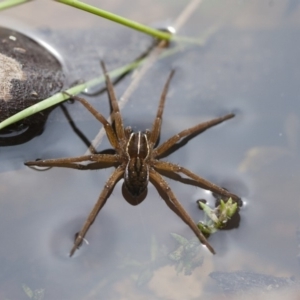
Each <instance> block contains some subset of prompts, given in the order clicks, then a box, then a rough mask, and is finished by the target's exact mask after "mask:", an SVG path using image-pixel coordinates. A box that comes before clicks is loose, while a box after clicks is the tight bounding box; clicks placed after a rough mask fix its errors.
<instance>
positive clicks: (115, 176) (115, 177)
mask: <svg viewBox="0 0 300 300" xmlns="http://www.w3.org/2000/svg"><path fill="white" fill-rule="evenodd" d="M123 174H124V167H123V166H119V167H118V168H117V169H116V170H115V171H114V172H113V173H112V174H111V175H110V177H109V179H108V180H107V182H106V183H105V186H104V189H103V190H102V192H101V194H100V196H99V198H98V200H97V202H96V204H95V206H94V207H93V209H92V211H91V212H90V214H89V216H88V218H87V219H86V221H85V223H84V225H83V227H82V228H81V230H80V232H79V233H78V235H77V237H76V239H75V242H74V246H73V248H72V249H71V251H70V256H72V255H73V254H74V252H75V251H76V249H78V247H79V246H80V245H81V243H82V241H83V239H84V237H85V235H86V233H87V231H88V230H89V228H90V226H91V225H92V224H93V222H94V221H95V219H96V217H97V215H98V213H99V211H100V210H101V208H102V207H103V206H104V204H105V202H106V200H107V198H108V197H109V195H110V193H111V192H112V190H113V188H114V186H115V185H116V183H117V182H118V181H119V180H120V179H121V178H122V175H123Z"/></svg>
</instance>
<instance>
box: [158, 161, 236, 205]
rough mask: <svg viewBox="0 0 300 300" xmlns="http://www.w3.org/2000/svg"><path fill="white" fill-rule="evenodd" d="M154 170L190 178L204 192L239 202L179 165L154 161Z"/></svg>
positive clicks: (223, 190)
mask: <svg viewBox="0 0 300 300" xmlns="http://www.w3.org/2000/svg"><path fill="white" fill-rule="evenodd" d="M154 168H155V169H156V170H157V171H160V170H162V171H171V172H175V173H182V174H185V175H186V176H188V177H190V178H192V179H193V180H195V181H196V182H197V183H199V185H200V186H201V187H202V188H203V189H205V190H209V191H211V192H214V193H216V194H218V195H221V196H224V197H226V198H232V199H233V200H234V201H236V202H237V203H239V202H240V201H241V199H240V197H238V196H237V195H235V194H232V193H230V192H228V191H227V190H225V189H222V188H221V187H219V186H218V185H216V184H214V183H212V182H210V181H208V180H206V179H204V178H202V177H200V176H198V175H196V174H195V173H193V172H191V171H189V170H188V169H186V168H184V167H181V166H179V165H175V164H172V163H170V162H165V161H155V163H154Z"/></svg>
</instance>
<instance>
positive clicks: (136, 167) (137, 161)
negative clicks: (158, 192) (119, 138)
mask: <svg viewBox="0 0 300 300" xmlns="http://www.w3.org/2000/svg"><path fill="white" fill-rule="evenodd" d="M148 181H149V168H148V165H147V163H145V160H144V159H143V158H140V157H134V158H131V159H130V160H129V162H128V163H127V166H126V169H125V173H124V183H125V186H126V188H127V190H128V191H129V192H130V194H131V195H132V196H134V197H137V196H139V195H141V194H142V193H143V192H144V191H145V190H146V188H147V185H148Z"/></svg>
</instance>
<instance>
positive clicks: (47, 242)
mask: <svg viewBox="0 0 300 300" xmlns="http://www.w3.org/2000/svg"><path fill="white" fill-rule="evenodd" d="M42 2H43V1H39V2H32V3H29V4H27V5H23V6H22V7H18V8H14V9H11V10H9V11H5V12H2V13H1V15H3V16H6V17H7V16H9V17H10V18H15V19H17V20H18V21H19V22H20V21H21V22H25V23H28V24H29V25H30V26H31V27H34V30H35V31H37V32H39V33H40V34H41V35H43V36H44V37H47V36H48V38H49V40H50V41H52V42H53V43H54V44H55V43H56V45H58V46H57V47H58V51H60V52H62V53H64V56H66V54H65V53H67V52H69V51H70V47H71V46H70V43H68V38H69V39H70V40H72V43H75V44H74V47H77V46H78V47H82V45H81V38H82V37H83V35H82V32H86V34H85V38H86V39H87V40H88V39H90V40H93V39H92V38H91V37H92V36H93V35H94V37H95V39H97V37H98V36H100V35H101V29H102V27H100V26H103V27H105V28H106V29H107V28H108V29H109V30H111V32H114V36H116V37H118V30H116V28H115V26H116V25H110V24H108V23H107V22H104V21H103V20H101V21H99V20H98V19H96V18H95V17H93V16H89V15H86V14H84V13H80V12H77V11H76V10H73V9H71V8H66V7H65V6H60V5H59V4H57V3H50V2H49V3H48V2H46V1H44V3H43V4H44V5H48V9H49V11H48V17H46V16H45V15H44V14H45V12H44V10H42V7H41V4H40V3H42ZM95 2H96V1H95ZM153 5H156V6H155V8H156V9H154V8H153ZM44 7H45V6H44ZM149 7H151V9H150V8H149ZM182 7H183V4H182V3H176V4H173V2H172V3H168V2H161V1H159V3H153V2H151V3H148V2H147V1H140V2H139V6H138V7H137V8H136V11H135V10H134V11H131V12H126V10H125V8H124V4H122V3H117V2H116V3H115V4H114V5H112V6H109V4H107V7H104V8H109V9H111V10H113V11H114V12H118V13H122V14H123V15H126V16H128V17H132V18H134V19H135V20H138V21H143V22H145V23H148V24H150V23H155V22H156V21H165V20H166V19H174V18H175V17H176V16H177V15H178V13H179V12H180V10H181V9H182ZM39 10H40V11H41V13H40V14H37V18H36V19H35V21H33V18H29V17H28V14H29V13H31V14H32V13H33V12H35V13H36V12H37V11H39ZM66 11H67V12H68V16H67V17H65V16H66ZM147 12H148V13H147ZM299 14H300V8H299V7H298V6H297V4H295V2H293V1H282V2H280V3H277V2H275V1H274V2H272V1H269V2H264V3H262V2H260V1H256V2H251V4H246V3H243V2H236V1H211V2H208V1H207V2H204V3H203V4H202V5H201V6H199V8H198V10H197V11H196V13H195V14H194V15H193V17H191V18H190V19H189V20H188V22H187V23H186V25H185V26H184V27H183V29H182V34H185V35H189V36H196V37H199V36H201V35H202V34H203V33H205V32H207V30H209V28H210V27H211V26H216V25H218V30H217V31H215V33H214V34H213V35H212V36H211V37H210V39H209V40H208V42H207V43H206V44H205V46H204V47H202V48H198V47H190V48H188V49H186V50H184V51H182V52H180V54H177V55H174V56H170V57H168V58H167V59H165V60H163V61H160V62H159V63H157V64H155V65H154V66H153V68H152V69H151V70H150V71H149V73H147V75H146V77H145V79H144V80H143V81H142V83H141V84H140V86H139V88H138V90H137V91H136V92H135V93H134V94H133V96H132V97H131V100H130V102H129V103H128V105H127V106H126V107H125V109H124V110H123V112H122V114H123V117H124V123H125V125H131V126H132V127H133V128H134V129H145V128H149V127H150V126H151V122H152V120H153V118H154V115H155V112H156V108H157V104H158V100H159V97H160V92H161V89H162V86H163V84H164V82H165V80H166V78H167V76H168V74H169V72H170V70H171V69H173V68H175V69H176V74H175V77H174V79H173V81H172V84H171V87H170V91H169V96H168V100H167V104H166V108H165V113H164V123H163V128H162V133H161V141H163V140H165V139H166V138H168V137H169V136H171V135H173V134H175V133H177V132H178V131H181V130H182V129H184V128H187V127H189V126H192V125H194V124H196V123H198V122H201V121H204V120H208V119H210V118H213V117H216V116H220V115H222V114H225V113H228V112H235V113H236V117H235V118H234V119H232V120H229V121H227V122H226V123H223V124H221V125H219V126H217V127H215V128H213V129H210V130H209V131H206V132H204V133H202V134H201V135H200V136H198V137H195V138H194V139H193V140H191V141H190V142H189V143H188V144H187V145H186V146H184V147H182V148H181V149H180V150H178V151H177V152H175V153H173V154H172V155H170V156H169V157H168V158H167V160H169V161H172V162H175V163H179V164H181V165H183V166H185V167H187V168H189V169H190V170H192V171H194V172H195V173H197V174H199V175H201V176H203V177H205V178H207V179H209V180H211V181H213V182H215V183H217V184H219V185H221V186H224V187H226V188H228V189H230V190H231V191H232V192H235V193H237V194H239V195H240V196H241V197H242V198H243V200H244V203H245V205H244V206H243V208H242V209H241V211H240V215H241V221H240V224H239V227H238V228H237V229H234V230H231V231H221V232H218V233H216V234H215V235H213V236H212V237H211V238H210V242H211V244H212V245H213V246H214V248H215V250H216V252H217V254H216V255H215V256H212V255H211V254H209V253H208V251H207V250H205V249H204V248H202V247H200V249H199V252H200V255H201V256H203V264H202V265H201V266H199V267H197V268H195V269H194V271H193V272H192V275H190V276H186V275H184V274H183V273H179V274H177V271H176V270H175V267H174V265H171V261H170V260H169V259H168V258H167V257H166V255H164V254H163V253H164V251H165V252H166V253H169V252H171V251H173V250H175V249H176V248H177V247H178V244H177V243H176V242H175V241H174V239H172V237H171V236H170V233H171V232H175V233H177V234H180V235H182V236H184V237H185V238H187V239H191V238H192V237H193V234H192V233H191V232H190V230H189V228H188V227H187V226H185V225H184V224H183V223H182V222H181V221H180V220H179V219H178V218H177V217H176V216H175V215H174V214H173V213H172V212H171V211H170V210H169V209H168V207H167V206H166V205H165V204H164V202H163V201H162V200H161V199H160V197H159V196H158V194H157V191H156V190H155V189H154V187H152V186H150V187H149V192H148V196H147V198H146V200H145V201H144V202H143V203H142V204H141V205H139V206H138V207H132V206H130V205H129V204H127V203H126V202H125V201H124V200H123V197H122V193H121V183H119V184H118V185H117V186H116V187H115V189H114V192H113V193H112V195H111V196H110V198H109V200H108V201H107V204H106V205H105V207H104V208H103V210H102V211H101V213H100V214H99V216H98V218H97V219H96V221H95V223H94V224H93V226H92V227H91V229H90V231H89V232H88V234H87V236H86V238H87V240H88V243H89V244H88V245H86V244H85V245H83V247H82V248H81V249H80V251H78V252H77V253H76V255H75V256H74V257H73V258H72V259H70V258H69V257H68V252H69V250H70V248H71V246H72V241H73V237H74V234H75V233H76V232H77V231H78V230H79V229H80V227H81V225H82V223H83V222H84V220H85V218H86V217H87V215H88V213H89V211H90V210H91V208H92V207H93V205H94V203H95V201H96V199H97V197H98V195H99V193H100V191H101V190H102V188H103V186H104V184H105V180H106V179H107V178H108V176H109V174H110V173H111V172H112V170H111V169H107V170H101V171H100V170H97V171H76V170H68V169H58V168H57V169H51V170H48V171H43V172H42V171H40V172H38V171H34V170H31V169H29V168H27V167H25V166H24V165H23V162H24V161H26V160H33V159H36V158H55V157H67V156H77V155H81V154H83V153H84V152H85V150H86V146H85V144H84V143H83V142H82V141H81V139H80V138H79V137H78V135H76V133H75V132H74V131H73V130H72V128H71V126H70V124H69V123H68V122H67V121H66V118H65V116H64V114H63V113H62V111H61V110H60V109H59V108H58V109H56V111H54V112H53V113H52V114H54V115H55V117H54V116H52V119H51V116H50V120H49V122H47V124H46V128H45V130H44V132H43V134H42V135H40V136H38V137H36V138H34V139H33V140H31V141H30V142H28V143H26V144H23V145H20V146H14V147H2V148H1V149H0V151H1V160H2V161H1V167H0V168H1V174H0V178H1V180H0V182H1V183H0V189H1V200H0V201H1V210H0V224H1V226H0V236H1V247H0V265H1V268H0V285H1V288H0V295H1V299H2V298H3V299H28V296H27V295H26V293H25V291H27V293H29V290H30V291H31V292H32V293H34V294H35V295H36V297H40V298H37V299H58V298H59V299H99V297H101V298H103V299H173V300H174V299H202V298H205V299H215V298H217V297H218V298H220V297H222V298H224V299H229V298H230V299H232V298H236V299H241V298H240V297H241V295H243V297H244V298H245V299H248V297H249V299H250V297H253V295H255V296H256V297H258V298H259V299H265V297H266V295H267V296H268V297H269V296H271V297H274V298H275V299H276V297H277V298H278V299H282V297H285V298H286V299H294V298H295V297H296V296H295V295H296V294H295V293H296V292H295V291H297V289H298V288H297V285H296V283H295V284H294V285H293V284H291V285H290V286H289V287H285V288H282V289H280V287H278V288H277V289H276V288H275V287H274V286H270V284H268V283H267V281H266V282H265V284H263V283H262V285H259V286H255V284H254V283H253V281H251V280H250V279H249V285H248V286H247V288H245V287H243V286H241V287H240V289H235V290H230V288H228V289H227V291H224V288H223V287H222V285H221V284H220V283H218V281H217V280H215V279H213V278H216V277H217V276H211V277H210V276H209V275H210V274H211V273H212V272H215V273H214V274H216V272H217V274H221V273H218V272H228V277H229V278H230V276H231V275H230V274H233V272H235V271H244V272H254V273H256V274H265V275H268V276H273V277H284V278H290V277H291V276H295V278H296V279H295V280H296V281H297V279H299V278H300V274H299V265H298V260H297V255H298V254H299V253H298V252H299V248H298V247H297V244H298V243H299V241H297V228H298V226H299V225H300V224H299V199H298V195H299V192H298V185H299V184H298V182H299V176H300V159H299V129H300V120H299V117H300V113H299V111H300V107H299V106H300V104H299V101H298V98H299V75H300V74H299V67H298V61H299V53H300V39H299V33H298V31H299V25H300V24H299V21H298V20H299ZM54 15H58V16H61V17H65V20H64V21H62V18H57V22H53V16H54ZM141 15H144V16H145V17H142V16H141ZM82 16H84V18H83V17H82ZM68 20H69V21H68ZM74 20H80V21H78V22H75V21H74ZM98 22H99V25H98ZM96 25H98V26H99V27H97V28H95V26H96ZM110 26H111V27H110ZM45 27H48V28H50V29H49V30H48V29H47V30H46V29H45ZM74 28H75V29H78V32H79V33H80V34H78V37H77V38H76V34H75V33H74ZM63 30H65V31H63ZM68 30H69V32H71V33H70V34H69V36H68V34H66V36H65V40H64V41H61V40H62V31H63V32H66V33H67V32H68ZM97 30H98V34H97ZM122 30H123V29H122ZM94 32H95V33H94ZM122 32H124V31H122ZM119 34H120V33H119ZM121 37H123V34H122V35H121ZM121 37H120V38H119V39H120V43H121V44H120V46H119V48H120V49H123V48H126V47H127V46H128V47H130V49H133V48H135V47H134V46H132V44H130V45H126V43H125V42H122V38H121ZM134 39H135V38H133V40H134ZM76 41H77V43H78V44H76ZM105 41H107V44H109V42H111V41H112V39H111V38H107V40H105V38H103V41H102V40H101V43H98V42H95V41H94V43H95V44H93V47H98V48H96V49H95V48H93V49H95V52H92V53H93V55H90V53H91V52H90V51H91V50H86V49H91V48H84V47H82V51H81V52H80V51H79V52H77V51H74V53H75V52H76V55H75V54H74V57H76V59H74V64H75V65H76V64H77V65H80V64H81V65H84V61H85V60H87V63H88V64H91V65H95V66H96V64H97V63H98V62H97V59H98V57H97V55H96V54H95V53H98V54H99V57H102V58H105V59H108V60H109V59H110V58H109V56H110V55H109V53H107V52H103V51H104V50H103V46H102V43H103V44H105ZM65 42H66V43H65ZM147 42H148V40H147V41H145V42H143V43H142V45H138V46H140V47H141V50H142V48H143V47H145V48H146V46H147ZM113 46H114V51H113V52H115V51H117V49H116V45H115V44H114V45H113ZM138 46H137V47H138ZM108 48H109V47H108ZM66 49H67V50H66ZM76 49H77V48H76ZM99 49H100V50H101V51H100V50H99ZM98 50H99V51H98ZM97 51H98V52H97ZM120 51H121V50H120ZM137 52H138V51H137ZM78 53H80V55H81V56H80V55H79V54H78ZM125 57H126V55H125ZM66 59H67V63H69V65H72V55H70V56H69V57H66ZM130 59H131V57H130V56H128V60H129V61H130ZM120 61H121V65H122V63H125V62H126V59H124V56H122V58H120ZM110 63H111V66H112V67H113V66H118V63H119V62H118V60H117V59H111V61H110ZM75 69H76V68H74V70H75ZM78 69H80V68H78ZM88 71H89V68H87V69H85V70H84V72H80V70H79V71H78V73H75V74H74V73H73V72H72V74H73V75H72V76H74V78H78V79H84V78H80V77H85V76H86V77H87V78H88V79H90V78H91V77H92V76H94V74H95V73H96V72H97V70H96V68H95V69H94V68H90V71H91V73H89V72H88ZM72 79H73V78H72ZM70 81H71V80H70ZM129 82H130V78H126V79H125V80H124V81H122V82H121V83H119V84H118V86H117V94H118V95H121V94H122V92H123V91H124V90H125V88H126V87H127V86H128V84H129ZM89 100H90V101H91V102H92V103H93V104H95V105H96V106H97V109H99V110H100V111H101V112H103V114H106V115H107V114H108V111H109V106H108V101H107V96H106V95H103V96H101V97H98V98H90V99H89ZM66 107H67V109H68V111H69V112H70V114H71V116H73V117H74V120H75V123H76V126H77V127H78V128H80V130H82V131H83V132H84V134H85V135H86V136H87V137H88V138H89V139H92V138H93V137H94V136H95V134H96V133H97V132H98V130H99V128H100V126H99V124H98V123H97V122H96V121H94V120H93V118H92V117H89V115H88V113H86V112H83V111H82V109H81V108H80V106H79V104H76V103H75V104H66ZM72 114H73V115H72ZM108 147H109V145H108V142H107V141H106V140H104V141H103V143H102V144H101V146H100V149H106V148H108ZM169 182H170V185H171V188H172V189H173V190H174V192H175V194H176V195H177V197H178V199H179V200H180V201H181V202H182V203H183V205H184V206H185V208H186V209H187V210H188V212H189V213H190V214H191V215H192V216H193V218H194V220H195V221H198V220H200V219H202V218H203V216H202V214H201V212H200V211H199V210H198V209H197V206H196V203H195V201H196V200H197V199H199V198H205V199H207V200H208V201H210V203H213V197H212V196H211V195H210V194H209V193H207V192H205V191H203V190H201V189H199V188H195V187H191V186H187V185H183V184H182V183H179V182H171V180H169ZM154 249H159V250H158V251H156V252H157V253H158V254H157V255H156V256H154V255H153V253H154V252H155V251H154ZM164 249H166V250H164ZM151 253H152V256H151ZM151 257H152V258H151ZM154 257H156V259H154ZM249 274H250V273H249ZM251 274H252V273H251ZM245 278H246V279H245V280H247V276H245ZM296 281H295V282H296ZM251 282H252V285H251ZM100 295H101V296H100Z"/></svg>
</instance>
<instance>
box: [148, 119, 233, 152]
mask: <svg viewBox="0 0 300 300" xmlns="http://www.w3.org/2000/svg"><path fill="white" fill-rule="evenodd" d="M233 117H234V114H228V115H225V116H223V117H220V118H215V119H212V120H210V121H207V122H203V123H200V124H198V125H196V126H193V127H190V128H188V129H185V130H183V131H181V132H179V133H178V134H175V135H174V136H172V137H171V138H169V139H168V140H166V141H165V142H164V143H163V144H161V145H160V146H158V147H157V148H156V149H154V150H153V156H154V157H157V156H160V155H162V154H164V153H165V152H166V151H168V150H169V149H170V148H171V147H172V146H174V145H175V144H176V143H177V142H179V141H180V140H181V139H182V138H184V137H187V136H189V135H192V134H194V133H197V132H198V133H201V132H203V131H205V130H206V129H208V128H211V127H213V126H215V125H217V124H220V123H222V122H224V121H226V120H228V119H231V118H233Z"/></svg>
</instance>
